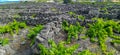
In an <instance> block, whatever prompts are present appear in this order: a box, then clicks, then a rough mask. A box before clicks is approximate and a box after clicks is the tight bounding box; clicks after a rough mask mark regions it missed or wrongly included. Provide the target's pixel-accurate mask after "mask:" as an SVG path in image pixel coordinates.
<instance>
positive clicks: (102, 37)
mask: <svg viewBox="0 0 120 55" xmlns="http://www.w3.org/2000/svg"><path fill="white" fill-rule="evenodd" d="M94 20H96V22H95V23H93V24H89V29H88V30H87V33H86V35H87V36H88V37H90V40H91V41H92V42H98V43H99V44H100V47H101V49H102V51H103V53H107V46H106V43H105V42H106V41H107V38H108V37H111V38H113V39H115V40H116V39H119V37H120V36H116V35H114V34H115V32H114V31H117V32H120V30H119V29H120V24H119V22H115V21H113V20H103V19H102V18H95V19H94ZM119 41H120V39H119V40H116V41H112V42H117V43H118V42H119Z"/></svg>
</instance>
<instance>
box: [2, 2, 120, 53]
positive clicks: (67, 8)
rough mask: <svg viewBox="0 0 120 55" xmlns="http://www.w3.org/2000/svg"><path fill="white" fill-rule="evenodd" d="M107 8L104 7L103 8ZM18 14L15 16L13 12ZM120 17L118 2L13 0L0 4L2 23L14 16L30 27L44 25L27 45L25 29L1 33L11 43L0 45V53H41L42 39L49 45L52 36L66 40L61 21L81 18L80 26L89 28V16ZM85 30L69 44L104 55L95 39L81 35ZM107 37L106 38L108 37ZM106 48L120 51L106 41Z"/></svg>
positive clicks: (55, 38) (116, 45) (76, 20)
mask: <svg viewBox="0 0 120 55" xmlns="http://www.w3.org/2000/svg"><path fill="white" fill-rule="evenodd" d="M104 8H105V9H107V10H105V9H104ZM68 12H74V13H76V15H83V16H85V20H84V21H82V20H81V19H78V18H75V17H71V16H70V15H69V14H68ZM16 14H17V15H18V16H20V17H14V16H15V15H16ZM93 17H99V18H108V19H117V20H119V19H120V5H118V4H113V5H112V4H106V5H104V4H103V5H102V4H99V5H98V4H90V5H89V4H79V3H77V4H57V3H34V2H28V3H15V4H5V5H0V25H5V24H7V23H9V22H12V21H13V20H16V21H18V22H25V23H26V24H27V25H28V26H30V27H33V26H35V25H38V24H42V25H44V28H43V29H42V30H41V32H39V33H38V34H37V36H36V38H35V43H34V44H33V45H32V46H30V43H31V41H30V40H28V39H27V33H28V29H22V30H20V32H19V34H14V35H13V36H11V35H10V34H3V35H0V37H4V38H5V37H7V38H9V39H10V43H9V44H8V45H6V46H0V55H34V54H40V49H39V47H38V44H39V43H41V44H43V45H45V47H46V48H49V47H50V46H49V44H48V40H49V39H52V40H54V41H55V42H56V43H58V42H60V41H62V40H66V38H67V33H65V32H64V31H63V30H62V22H63V21H64V20H66V21H68V22H69V23H70V24H75V23H76V22H80V24H81V25H82V26H85V27H87V28H88V25H87V23H93V22H95V21H92V20H91V18H93ZM82 36H85V34H80V35H79V39H78V40H73V42H72V43H71V44H70V45H74V44H79V45H80V47H79V48H78V49H77V50H76V51H75V52H76V53H77V52H80V51H83V50H86V49H89V50H90V51H92V52H94V53H96V54H97V55H103V54H102V52H101V49H100V46H99V44H98V43H91V42H90V39H89V38H87V39H85V40H84V39H82V38H81V37H82ZM108 41H109V40H108ZM106 45H107V48H108V49H107V51H111V50H113V51H115V55H120V45H119V44H111V43H109V42H108V43H106Z"/></svg>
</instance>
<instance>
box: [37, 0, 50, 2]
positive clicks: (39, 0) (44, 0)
mask: <svg viewBox="0 0 120 55" xmlns="http://www.w3.org/2000/svg"><path fill="white" fill-rule="evenodd" d="M47 1H49V0H36V2H47Z"/></svg>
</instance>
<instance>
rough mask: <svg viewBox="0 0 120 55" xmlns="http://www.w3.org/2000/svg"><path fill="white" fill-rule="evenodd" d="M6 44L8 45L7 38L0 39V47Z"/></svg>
mask: <svg viewBox="0 0 120 55" xmlns="http://www.w3.org/2000/svg"><path fill="white" fill-rule="evenodd" d="M8 43H9V39H8V38H0V45H2V46H5V45H6V44H8Z"/></svg>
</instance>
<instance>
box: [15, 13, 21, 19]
mask: <svg viewBox="0 0 120 55" xmlns="http://www.w3.org/2000/svg"><path fill="white" fill-rule="evenodd" d="M13 18H21V16H20V15H19V14H15V15H13Z"/></svg>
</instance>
